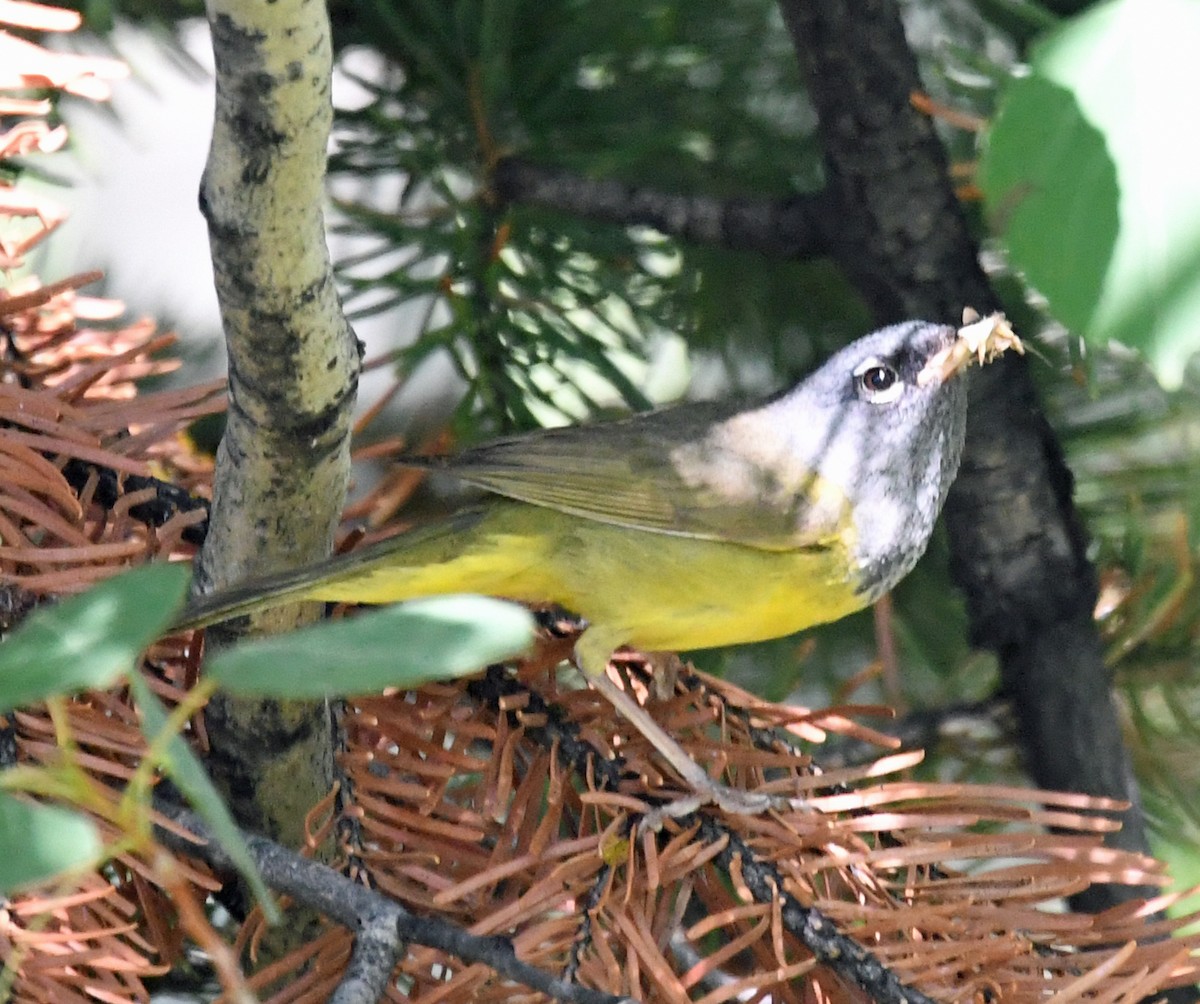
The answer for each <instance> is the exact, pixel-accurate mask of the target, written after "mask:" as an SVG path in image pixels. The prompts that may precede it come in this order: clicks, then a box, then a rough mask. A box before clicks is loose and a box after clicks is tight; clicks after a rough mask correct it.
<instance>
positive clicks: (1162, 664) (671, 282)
mask: <svg viewBox="0 0 1200 1004" xmlns="http://www.w3.org/2000/svg"><path fill="white" fill-rule="evenodd" d="M903 6H904V8H905V15H906V19H907V24H908V28H909V33H910V38H911V40H912V44H913V47H914V49H915V50H916V52H917V54H918V57H919V59H920V61H921V66H922V73H923V79H924V80H925V83H926V87H927V88H928V92H929V97H930V98H931V99H932V100H933V102H935V104H934V106H933V107H934V115H935V118H938V120H939V127H940V129H941V132H942V134H943V136H944V138H945V140H946V143H947V145H948V148H949V150H950V152H951V156H952V159H953V160H954V162H955V172H956V175H955V177H956V183H957V184H958V185H959V187H960V192H961V195H962V198H963V200H964V205H965V207H966V209H967V212H968V215H969V216H970V218H971V219H972V220H973V222H974V225H975V226H976V228H977V232H978V236H979V238H980V240H981V242H982V244H983V247H984V248H985V256H986V260H987V263H988V265H989V268H990V269H991V271H992V273H993V278H994V280H995V281H996V283H997V286H998V288H999V289H1000V290H1001V291H1002V293H1003V294H1004V295H1005V296H1006V297H1007V308H1008V310H1009V314H1010V317H1013V318H1014V319H1015V320H1016V323H1017V329H1018V331H1020V332H1021V333H1022V334H1023V335H1024V336H1026V337H1027V338H1029V339H1030V340H1031V342H1032V345H1033V346H1034V348H1035V350H1036V358H1035V359H1034V362H1033V368H1034V370H1035V371H1036V375H1037V378H1038V380H1039V383H1040V385H1041V387H1042V390H1043V393H1044V396H1045V399H1046V401H1047V405H1048V408H1049V410H1050V413H1051V416H1052V419H1053V421H1054V423H1055V425H1056V428H1057V429H1058V431H1059V434H1060V435H1061V437H1062V439H1063V442H1064V444H1065V447H1066V449H1067V452H1068V455H1069V457H1070V460H1071V463H1072V466H1073V468H1074V470H1075V472H1076V475H1077V478H1078V484H1077V492H1078V500H1079V504H1080V506H1081V507H1082V511H1083V512H1084V515H1085V517H1086V519H1087V521H1088V525H1089V527H1090V530H1091V533H1092V535H1093V538H1094V557H1095V560H1096V563H1097V565H1098V568H1099V570H1100V573H1101V576H1102V581H1103V583H1104V591H1103V592H1104V596H1103V599H1102V603H1101V608H1100V609H1099V610H1098V616H1099V617H1101V618H1102V627H1103V630H1104V632H1105V636H1106V638H1107V641H1108V644H1109V645H1110V650H1109V651H1110V661H1111V665H1112V668H1113V672H1114V674H1115V680H1116V684H1117V688H1118V692H1119V695H1120V699H1121V701H1122V705H1123V708H1124V710H1125V715H1126V721H1127V724H1128V731H1129V738H1130V741H1131V744H1132V745H1133V747H1134V749H1135V758H1136V760H1137V762H1138V767H1139V771H1140V778H1141V781H1142V783H1143V785H1144V793H1145V798H1146V803H1147V809H1148V812H1149V816H1150V818H1151V821H1152V823H1153V825H1154V828H1155V831H1156V834H1157V840H1158V841H1159V845H1160V849H1161V850H1162V852H1163V853H1164V854H1166V855H1167V856H1169V857H1172V858H1173V859H1174V863H1175V866H1176V869H1177V873H1178V875H1179V877H1180V879H1181V880H1182V881H1196V880H1200V866H1198V864H1197V861H1196V859H1195V847H1196V844H1197V840H1196V838H1197V836H1198V835H1200V766H1197V765H1198V764H1200V756H1198V755H1197V752H1198V748H1200V735H1198V732H1197V730H1198V727H1197V725H1196V724H1195V723H1196V722H1197V721H1200V714H1197V712H1200V686H1198V682H1200V673H1198V672H1197V652H1198V646H1197V626H1198V625H1200V602H1198V601H1197V599H1196V594H1195V590H1193V589H1192V580H1193V576H1194V567H1195V559H1196V553H1197V551H1196V548H1197V537H1198V533H1200V395H1198V393H1197V383H1196V375H1197V374H1196V370H1195V369H1194V368H1192V366H1191V364H1189V362H1188V359H1189V358H1190V356H1191V354H1192V353H1193V352H1194V351H1195V350H1196V349H1197V348H1200V324H1198V323H1197V320H1196V318H1197V316H1198V315H1196V313H1195V312H1194V311H1193V310H1192V306H1193V303H1194V295H1195V287H1194V281H1193V276H1196V275H1200V269H1196V268H1194V267H1193V266H1194V255H1195V248H1196V247H1198V246H1200V224H1198V223H1197V219H1200V213H1194V212H1193V207H1194V205H1195V204H1196V199H1197V198H1200V197H1198V196H1196V195H1195V192H1197V191H1200V189H1197V188H1196V186H1195V185H1194V183H1192V181H1191V178H1190V174H1189V172H1191V171H1192V165H1191V158H1189V157H1187V156H1186V155H1183V154H1182V153H1178V152H1176V153H1172V152H1171V151H1172V146H1173V144H1175V143H1176V142H1177V138H1178V136H1179V131H1180V130H1181V129H1182V130H1184V131H1185V132H1186V130H1187V126H1186V123H1187V122H1188V121H1189V115H1190V113H1189V112H1188V111H1187V109H1186V107H1185V106H1184V104H1183V103H1184V102H1190V101H1191V89H1190V87H1189V86H1187V85H1186V83H1185V82H1184V81H1183V80H1182V79H1176V78H1173V77H1172V75H1171V73H1170V72H1166V71H1173V70H1176V69H1178V67H1179V65H1181V64H1179V63H1178V62H1177V58H1176V57H1177V54H1178V53H1179V52H1180V51H1183V50H1186V49H1187V48H1188V47H1189V46H1190V47H1191V48H1192V50H1193V51H1194V47H1195V45H1196V43H1197V42H1200V38H1198V37H1196V36H1197V35H1200V28H1197V23H1196V17H1195V15H1194V12H1195V11H1196V10H1197V9H1198V8H1197V7H1196V5H1195V4H1194V3H1192V2H1190V0H1153V2H1152V3H1147V4H1141V5H1140V4H1139V2H1138V0H1115V2H1107V3H1102V4H1094V5H1089V4H1086V3H1079V2H1068V0H1056V2H1050V0H1043V2H1040V3H1038V2H1033V0H975V2H972V0H944V2H937V0H919V2H918V0H912V2H907V3H905V4H904V5H903ZM199 7H200V5H199V4H198V3H197V4H190V3H181V4H174V5H170V4H162V3H159V2H155V3H152V4H144V3H134V2H120V3H118V2H116V0H95V2H92V3H86V4H84V5H83V9H84V11H85V13H86V14H87V16H88V17H89V18H91V23H92V24H93V25H94V26H95V27H96V28H97V29H99V30H104V29H105V28H106V27H107V26H110V25H111V24H112V23H113V22H114V20H116V19H118V18H133V19H141V20H145V19H156V20H158V21H159V23H160V24H161V23H162V22H163V21H166V22H168V23H169V22H171V21H172V20H173V19H175V18H183V17H186V16H192V15H195V14H198V13H200V10H199ZM332 11H333V16H334V24H335V33H336V41H337V44H338V46H339V52H340V55H339V63H340V67H341V70H342V72H343V73H345V74H346V75H347V76H348V77H350V78H352V79H353V80H355V81H356V82H357V84H358V85H359V96H358V99H357V100H355V101H354V102H353V103H352V104H350V105H349V106H347V107H343V108H342V109H340V110H339V116H338V125H337V129H336V135H335V148H334V152H333V155H332V160H331V172H332V191H333V192H334V196H335V206H336V210H337V211H336V213H335V215H334V219H335V221H336V223H335V226H336V228H337V229H338V230H339V231H340V232H341V233H342V234H343V235H347V236H349V237H350V238H351V241H352V246H353V251H352V252H351V253H348V254H346V255H344V256H343V260H342V262H341V275H342V280H343V282H344V295H345V302H346V306H347V309H348V311H349V312H350V314H351V316H352V317H354V318H358V319H360V320H361V319H365V318H367V317H370V316H373V315H385V316H387V317H389V318H392V319H393V320H392V321H391V322H390V323H393V324H394V326H395V327H396V329H397V330H402V331H403V335H404V338H403V343H402V344H401V345H400V347H399V348H396V349H394V350H390V354H389V358H388V360H387V363H388V365H390V366H391V367H393V368H394V371H395V374H396V377H397V379H398V380H400V381H407V382H408V383H410V384H417V383H419V382H421V381H422V380H423V379H424V373H425V372H426V371H425V368H424V365H423V364H425V363H427V362H429V361H431V360H433V359H435V358H440V359H442V360H443V363H444V361H445V359H447V358H448V359H450V360H451V361H452V363H453V369H454V371H455V372H456V374H457V381H456V382H454V383H453V384H452V385H451V386H448V387H446V388H445V389H444V393H443V394H442V397H443V398H445V399H447V400H449V401H451V402H452V407H453V414H452V417H451V418H450V420H449V424H450V427H451V430H452V433H453V437H454V439H455V440H456V441H458V442H460V443H462V442H467V441H470V440H474V439H478V438H484V437H486V436H488V435H492V434H495V433H498V432H503V431H507V430H511V429H516V428H525V427H529V426H531V425H534V424H545V423H553V422H563V421H568V420H575V419H578V418H582V417H585V416H594V415H599V414H603V413H606V412H609V411H612V410H619V409H622V408H644V407H647V406H650V405H653V404H658V403H662V402H664V401H667V400H672V399H675V398H677V397H679V396H682V395H685V394H692V395H693V396H696V395H699V396H712V395H717V394H729V393H760V392H764V393H765V392H769V391H771V390H774V389H777V388H779V387H781V386H784V385H786V384H788V383H791V382H793V381H795V380H796V379H798V378H799V377H800V376H802V375H803V374H804V373H805V372H806V371H807V370H808V369H809V368H810V367H812V366H813V365H814V364H815V363H816V362H817V361H818V360H819V359H820V358H821V357H822V356H823V355H825V354H826V353H827V352H829V351H830V350H831V349H833V348H834V347H836V346H838V345H840V344H843V343H844V342H846V341H848V340H849V339H851V338H852V337H855V336H857V335H858V334H861V333H862V332H863V331H865V330H866V328H867V327H869V320H868V317H867V314H866V311H865V309H864V307H863V305H862V304H861V303H860V302H859V300H858V299H857V297H856V296H855V294H854V292H853V290H852V289H851V288H850V287H849V285H848V284H847V283H846V281H845V280H844V279H843V278H842V277H841V276H840V274H839V273H838V272H837V271H836V269H834V268H833V266H831V265H830V264H829V263H828V262H827V261H823V260H804V261H801V260H782V259H779V258H772V257H769V256H766V255H762V254H756V253H751V252H747V251H738V250H725V249H719V248H713V247H697V246H693V245H689V244H687V243H685V242H683V241H680V240H677V239H675V238H673V237H671V236H669V235H666V234H662V233H658V232H656V231H652V230H650V229H648V228H644V227H618V226H613V225H608V224H604V223H597V222H594V221H590V220H587V219H582V218H579V217H576V216H572V215H570V214H567V213H556V212H552V211H550V210H546V209H535V208H531V207H527V206H522V205H503V204H501V203H500V201H499V200H497V199H496V198H495V197H494V196H493V194H492V191H491V187H490V177H491V171H492V169H493V168H494V166H495V165H496V163H497V162H498V160H500V159H501V158H503V157H505V156H509V155H518V156H520V157H521V158H523V159H524V160H526V161H530V162H533V163H536V164H539V165H543V166H546V167H552V168H557V169H561V170H564V171H568V172H571V173H572V174H574V175H576V176H577V177H578V178H579V179H585V180H586V179H615V180H619V181H621V182H623V183H624V184H626V185H628V186H630V187H631V188H634V189H646V190H653V191H656V192H663V193H682V194H703V195H707V196H716V197H722V198H732V197H745V198H770V199H780V200H783V199H787V198H790V197H794V196H797V195H799V194H802V193H805V192H810V191H813V190H815V189H817V188H819V187H820V185H821V159H820V149H819V146H818V144H817V141H816V138H815V135H814V121H813V114H812V112H811V109H810V108H809V106H808V104H807V102H806V100H805V97H804V94H803V91H802V88H801V85H800V81H799V75H798V72H797V68H796V62H795V56H794V53H793V50H792V47H791V44H790V41H789V39H788V36H787V34H786V32H785V30H784V28H783V25H782V22H781V20H780V16H779V13H778V9H777V7H776V5H775V4H774V3H773V2H771V0H720V2H717V0H701V2H696V3H690V4H680V3H668V2H665V0H606V2H604V3H596V2H589V0H554V2H549V3H547V2H545V0H453V2H450V0H357V2H340V3H339V2H335V3H333V4H332ZM1124 42H1128V43H1129V46H1128V50H1127V51H1126V50H1120V45H1121V44H1123V43H1124ZM1114 47H1116V48H1114ZM1181 47H1182V48H1181ZM1118 50H1120V51H1123V52H1126V54H1125V55H1124V56H1122V58H1120V59H1117V60H1114V59H1113V58H1112V57H1113V53H1114V52H1115V51H1118ZM1064 53H1066V54H1068V55H1069V56H1070V58H1067V55H1064ZM1155 66H1161V67H1163V68H1164V71H1163V72H1157V71H1156V72H1150V73H1148V72H1146V71H1147V67H1155ZM1098 76H1099V77H1101V78H1102V83H1103V86H1102V87H1099V86H1098V85H1097V77H1098ZM1133 77H1136V78H1137V80H1134V79H1133ZM1135 85H1136V86H1135ZM947 110H949V111H950V112H952V113H953V114H950V113H948V112H947ZM973 123H975V124H977V127H974V126H973ZM981 156H982V158H983V160H982V163H980V160H979V158H980V157H981ZM1110 266H1112V268H1113V269H1114V271H1110ZM1026 276H1027V277H1031V278H1032V280H1033V282H1035V283H1036V286H1037V288H1034V287H1033V286H1031V285H1029V284H1027V282H1026V279H1025V277H1026ZM1118 294H1119V297H1120V304H1119V305H1118V307H1117V308H1113V309H1109V307H1110V305H1111V302H1112V297H1114V296H1117V295H1118ZM1168 296H1169V297H1170V299H1169V301H1168V300H1165V299H1164V297H1168ZM1101 300H1103V304H1104V309H1103V310H1101ZM1160 308H1161V309H1160ZM943 320H945V319H943ZM1092 336H1096V337H1094V338H1093V337H1092ZM1110 338H1119V339H1121V341H1122V342H1124V345H1123V346H1119V345H1110V344H1109V339H1110ZM448 411H449V409H448V408H445V407H443V410H442V414H443V415H444V414H447V413H448ZM395 421H396V422H402V423H403V424H404V425H406V426H408V427H411V426H413V425H414V423H415V425H416V426H417V427H420V425H421V422H422V421H425V422H426V423H428V422H430V421H431V420H430V419H428V418H426V419H420V418H418V419H415V420H414V419H413V418H411V416H406V417H404V418H403V419H400V418H397V419H395ZM375 428H378V430H379V433H378V434H381V435H382V434H383V433H385V432H388V431H390V430H389V425H388V419H387V416H386V415H385V416H384V417H383V419H381V421H380V422H378V423H376V426H375ZM392 429H394V426H393V427H392ZM424 431H425V432H427V431H429V430H428V428H426V429H425V430H424ZM946 565H947V561H946V546H945V543H944V541H943V540H942V539H941V538H940V537H939V538H937V539H935V541H934V543H933V545H932V546H931V548H930V553H929V555H928V556H927V558H926V560H925V561H924V562H923V563H922V564H921V566H920V567H919V568H918V570H917V571H916V572H915V573H914V574H913V575H912V576H911V577H910V578H909V579H908V580H907V581H906V582H905V583H903V584H902V585H901V587H900V588H899V589H898V590H897V591H896V593H895V597H894V606H893V608H892V610H891V611H890V613H889V614H887V615H886V616H883V617H873V616H872V614H871V613H866V614H862V615H859V616H857V617H852V618H849V619H847V620H846V621H843V622H841V623H839V624H837V625H833V626H830V627H827V628H823V629H820V630H816V631H811V632H807V633H806V634H805V635H803V636H801V637H799V638H795V639H787V640H783V641H779V642H774V643H769V644H765V645H761V646H754V647H747V648H742V649H738V650H736V651H732V652H721V653H711V652H706V653H701V654H698V655H697V658H696V662H697V664H698V665H699V666H700V667H701V668H703V669H706V670H712V671H718V672H727V673H730V674H733V675H735V676H736V677H737V678H738V680H739V682H742V683H744V684H746V685H747V686H749V687H750V688H752V689H753V690H755V691H756V692H758V693H760V694H762V695H763V696H766V697H771V698H784V697H790V698H791V699H793V700H799V701H802V702H806V703H814V704H826V703H829V702H831V701H841V700H845V701H857V702H864V703H871V702H876V701H882V700H888V701H891V702H894V703H897V704H898V705H899V706H900V707H901V708H924V709H938V708H961V709H962V710H963V715H962V716H960V717H959V719H958V720H959V721H961V722H962V723H963V724H962V726H961V727H960V728H959V727H955V728H951V727H950V724H949V723H950V717H949V716H944V717H943V718H941V719H939V721H940V722H941V724H942V725H944V726H946V727H944V728H942V729H940V732H939V733H938V734H939V735H940V740H939V739H938V738H936V736H935V733H933V732H929V733H927V734H925V738H926V739H931V740H932V741H934V742H935V743H936V744H937V745H938V746H939V747H940V750H939V752H940V755H939V756H937V757H935V758H934V760H933V761H932V765H931V766H929V767H928V769H930V770H933V771H936V772H938V773H939V774H941V775H942V776H954V777H959V778H964V779H966V778H973V779H984V778H987V779H995V778H996V777H997V776H1003V775H1006V774H1009V773H1011V772H1012V771H1013V770H1014V769H1015V768H1016V765H1015V763H1014V755H1013V754H1012V753H1011V751H1010V747H1009V744H1008V743H1007V742H1006V741H1005V740H1004V737H1003V735H1002V734H1001V733H1000V732H998V731H997V729H996V728H995V723H996V717H995V715H994V714H993V713H992V711H991V710H989V706H988V705H987V703H986V702H987V699H988V698H989V697H990V696H991V695H992V693H993V691H994V688H995V685H996V675H995V671H994V667H993V666H992V665H991V664H990V663H989V660H988V659H987V658H984V657H981V656H979V655H978V654H977V653H973V652H972V651H971V650H970V649H969V647H968V644H967V639H966V637H965V634H966V618H965V615H964V613H963V610H962V606H961V602H960V599H959V597H958V595H957V594H956V591H955V589H954V587H953V586H952V584H951V583H950V582H949V579H948V576H947V573H946ZM881 638H882V639H883V645H882V646H881V641H880V639H881ZM889 641H891V642H894V645H895V649H896V656H895V660H894V662H895V664H896V665H897V666H898V667H899V672H898V674H896V675H895V677H894V678H893V677H892V675H891V674H890V673H889V672H887V671H886V664H887V663H888V662H890V661H891V660H890V659H888V658H882V659H881V656H880V653H881V651H883V652H886V651H887V643H888V642H889Z"/></svg>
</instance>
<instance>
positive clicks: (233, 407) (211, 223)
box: [196, 0, 360, 947]
mask: <svg viewBox="0 0 1200 1004" xmlns="http://www.w3.org/2000/svg"><path fill="white" fill-rule="evenodd" d="M208 16H209V21H210V24H211V27H212V35H213V49H214V54H215V57H216V76H217V80H216V83H217V98H216V122H215V125H214V128H213V139H212V146H211V148H210V151H209V157H208V162H207V165H206V167H205V171H204V178H203V180H202V182H201V189H200V206H201V210H202V212H203V213H204V216H205V218H206V220H207V221H208V227H209V238H210V244H211V248H212V257H213V270H214V274H215V279H216V286H217V293H218V297H219V300H220V304H221V316H222V321H223V324H224V329H225V338H226V344H227V348H228V353H229V390H230V406H229V422H228V427H227V429H226V432H225V437H224V439H223V440H222V442H221V446H220V449H219V451H218V456H217V473H216V481H215V487H214V499H213V506H212V515H211V522H210V528H209V532H208V537H207V541H206V543H205V546H204V549H203V551H202V552H201V555H200V558H199V560H198V561H197V573H196V588H197V589H198V590H200V591H208V590H211V589H214V588H219V587H222V586H226V585H229V584H230V583H232V582H235V581H237V580H239V579H242V578H245V577H247V576H249V575H251V574H255V575H261V574H263V573H264V572H269V571H273V570H277V569H281V568H286V567H289V566H293V565H297V564H302V563H305V562H309V561H312V560H314V559H316V558H319V557H322V556H324V555H325V554H326V553H327V552H328V550H329V547H330V544H331V542H332V538H333V532H334V528H335V527H336V525H337V521H338V518H339V516H340V513H341V509H342V505H343V502H344V498H345V492H346V485H347V480H348V476H349V466H350V457H349V432H350V421H351V409H352V406H353V401H354V394H355V390H356V387H357V380H358V371H359V366H360V359H359V347H358V344H357V341H356V339H355V337H354V334H353V332H352V331H351V330H350V327H349V325H348V324H347V322H346V320H345V318H344V317H343V315H342V312H341V306H340V303H339V300H338V297H337V292H336V290H335V287H334V280H333V272H332V269H331V266H330V261H329V255H328V251H327V249H326V246H325V226H324V218H323V211H322V206H323V199H324V180H325V158H326V144H327V142H328V137H329V130H330V125H331V120H332V107H331V103H330V94H329V86H330V73H331V67H332V48H331V44H330V38H329V21H328V16H327V13H326V9H325V5H324V3H323V2H322V0H276V2H274V3H239V2H236V0H210V2H209V4H208ZM309 606H310V608H311V606H312V605H311V604H310V605H309ZM313 613H314V611H313V610H311V609H310V610H309V611H307V613H305V612H303V611H297V610H296V609H294V608H293V609H291V610H284V611H275V612H272V613H271V614H270V615H264V617H263V618H261V619H256V620H255V623H254V625H253V626H254V629H255V630H259V631H262V630H272V629H282V628H285V627H287V626H290V625H294V624H295V623H296V622H297V621H298V620H299V619H301V618H303V617H304V616H309V617H311V616H312V614H313ZM215 640H217V641H221V640H228V634H226V635H225V636H224V637H223V638H222V637H216V639H215ZM207 728H208V733H209V737H210V741H211V745H212V750H213V755H212V758H211V762H210V768H211V770H212V771H213V774H214V777H215V779H216V780H217V782H218V784H220V785H221V786H222V787H223V788H224V789H225V791H226V792H227V794H228V796H229V799H230V805H231V807H232V809H233V811H234V813H235V815H236V817H237V818H238V820H239V822H240V823H241V824H242V825H243V826H245V827H246V828H248V829H251V830H254V831H255V832H258V833H262V834H264V835H266V836H269V837H271V838H272V839H274V840H277V841H279V842H280V843H283V844H285V845H287V846H291V847H296V846H300V844H301V843H302V841H303V839H304V834H303V821H304V816H305V813H306V812H307V811H308V810H309V809H310V808H311V807H312V806H313V805H314V804H315V803H316V802H317V801H319V800H320V798H322V797H323V796H324V795H325V794H326V793H327V792H328V790H329V788H330V785H331V783H332V781H333V752H334V747H335V743H336V741H337V736H336V727H335V724H334V719H333V716H332V715H331V714H330V709H329V708H328V707H327V706H326V704H325V703H324V702H320V703H308V702H288V701H251V700H244V699H232V698H229V697H221V696H218V698H216V699H214V701H213V702H212V704H211V705H210V707H209V710H208V713H207ZM295 933H296V934H299V932H295ZM283 947H286V945H285V946H283Z"/></svg>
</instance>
